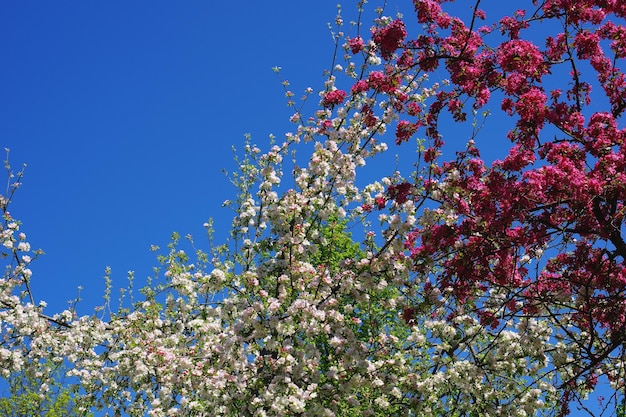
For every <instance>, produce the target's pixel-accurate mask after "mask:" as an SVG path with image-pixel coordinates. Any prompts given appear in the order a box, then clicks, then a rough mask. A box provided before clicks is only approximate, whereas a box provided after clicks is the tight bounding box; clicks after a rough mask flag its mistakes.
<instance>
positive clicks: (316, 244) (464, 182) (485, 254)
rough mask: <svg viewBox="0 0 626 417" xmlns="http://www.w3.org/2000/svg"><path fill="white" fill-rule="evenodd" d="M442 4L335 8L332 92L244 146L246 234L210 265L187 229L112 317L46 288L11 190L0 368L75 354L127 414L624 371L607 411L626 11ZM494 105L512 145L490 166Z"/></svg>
mask: <svg viewBox="0 0 626 417" xmlns="http://www.w3.org/2000/svg"><path fill="white" fill-rule="evenodd" d="M446 3H447V2H445V1H443V0H441V1H436V0H421V1H415V2H414V6H415V7H414V14H412V15H411V17H410V18H404V17H403V16H401V15H398V16H387V15H386V12H387V10H385V9H382V8H381V9H379V10H378V15H377V17H376V18H375V20H374V23H373V26H372V27H371V28H365V27H362V26H361V25H360V24H355V25H353V26H350V27H349V28H347V29H345V28H344V27H343V21H342V19H341V17H340V16H338V18H337V19H336V22H335V23H336V25H337V28H336V30H335V32H334V36H335V37H334V39H335V41H336V45H337V47H338V50H343V52H344V55H343V57H342V56H340V55H339V54H336V56H335V58H336V62H335V63H336V65H334V66H333V68H332V69H331V70H330V71H329V72H328V74H327V75H328V76H327V79H326V83H325V85H324V89H323V90H322V91H321V92H320V103H319V110H317V111H316V112H315V113H314V115H313V116H311V117H308V118H307V117H306V116H305V114H304V113H303V112H302V111H300V110H297V111H295V113H294V115H293V117H292V121H293V122H294V123H295V128H294V131H293V132H292V133H289V134H287V135H286V136H285V139H284V140H283V141H280V142H278V143H273V144H272V145H271V146H270V149H269V150H268V151H266V152H262V151H261V150H260V148H258V147H255V146H253V145H252V144H251V143H247V145H246V148H245V158H244V159H243V160H242V161H241V167H240V173H237V174H235V175H234V176H233V178H232V179H233V183H234V184H235V185H236V186H237V189H238V198H237V199H236V200H234V201H233V202H232V203H231V206H232V207H233V208H234V209H235V213H236V216H235V218H234V220H233V225H232V232H231V238H230V241H229V243H228V244H227V245H223V246H217V247H214V248H210V249H209V250H208V251H205V252H203V251H196V259H194V260H191V259H190V257H189V256H188V255H187V253H186V252H184V251H183V250H182V249H180V246H179V245H178V237H177V236H175V238H174V240H173V242H172V244H171V245H170V248H169V252H168V253H167V254H165V255H163V256H161V257H160V261H161V264H162V268H161V271H162V272H163V273H162V275H160V276H158V277H155V278H154V279H153V280H152V281H151V282H149V284H148V285H147V286H146V287H145V288H144V289H143V290H142V291H141V293H142V299H141V300H140V301H136V302H133V303H130V304H128V303H127V304H128V305H125V304H122V305H121V306H120V307H119V309H117V310H113V311H112V312H111V313H110V314H106V315H102V314H100V315H94V316H89V317H76V316H75V314H73V313H74V312H73V311H71V310H68V311H64V312H61V313H59V314H57V315H55V316H53V317H49V316H46V315H44V313H43V306H41V305H35V304H34V301H33V297H32V292H31V290H32V289H31V288H30V285H29V279H30V276H31V272H30V269H29V264H30V263H31V262H32V260H33V259H34V256H33V254H32V253H31V249H30V246H29V245H28V243H27V242H26V236H25V235H24V234H23V233H21V232H20V230H19V228H20V225H19V223H18V222H17V221H15V220H14V219H13V217H12V216H11V215H10V214H9V212H8V205H9V203H10V199H11V195H12V192H13V191H12V190H10V191H9V192H8V193H7V195H6V196H5V197H4V198H3V200H2V207H3V210H4V223H3V228H2V234H1V238H2V243H3V248H4V249H3V250H4V253H5V254H6V257H5V258H4V259H5V262H6V266H7V268H6V270H5V275H4V276H3V278H2V279H1V280H0V325H1V326H2V329H1V331H2V339H1V348H0V361H2V369H3V372H4V376H8V375H10V374H11V373H12V372H20V371H24V370H26V371H28V370H30V369H36V368H37V367H38V366H41V365H40V364H41V363H51V364H53V363H60V362H65V363H66V364H68V365H69V366H70V369H69V375H70V376H72V377H75V378H76V381H77V382H76V384H77V388H78V390H79V395H80V396H81V398H80V401H79V402H77V403H80V404H81V405H82V407H83V408H84V409H89V408H92V407H94V408H99V409H105V410H109V412H110V413H111V415H116V413H122V412H123V413H126V414H128V415H131V416H144V415H146V414H147V415H152V416H173V415H194V416H202V415H227V416H234V415H245V416H248V415H250V416H271V415H276V416H279V415H303V416H305V415H306V416H319V415H328V416H332V415H336V416H344V415H381V416H383V415H384V416H389V415H415V416H426V415H428V416H431V415H452V416H463V415H484V416H487V415H491V416H512V415H515V416H526V415H538V414H544V415H566V414H567V413H568V412H569V409H570V407H571V405H572V404H574V405H576V406H583V405H584V402H583V399H584V398H585V396H586V395H587V394H588V393H589V392H592V391H593V390H594V389H595V388H596V384H597V383H598V380H599V379H601V378H603V375H606V378H607V380H608V381H609V383H610V384H611V387H612V388H613V395H612V396H611V397H610V398H608V399H607V400H606V401H604V402H603V403H602V404H601V407H602V408H603V409H604V410H609V408H611V409H612V410H616V411H619V412H623V411H624V410H623V404H622V405H621V407H622V408H621V411H620V408H619V407H620V404H619V403H620V402H621V401H623V398H624V394H623V393H622V392H621V391H620V390H622V389H623V386H624V378H625V374H624V372H625V368H624V349H625V342H626V339H625V338H626V336H625V329H624V316H625V313H626V300H625V291H626V285H625V284H626V278H625V275H624V269H623V261H624V256H625V253H626V252H625V251H626V244H625V242H624V240H623V237H622V232H623V225H622V221H623V216H624V205H623V203H624V197H625V190H624V187H625V185H624V184H626V182H625V181H624V169H625V158H626V147H625V145H624V133H623V129H622V128H621V127H620V120H621V117H622V113H623V112H624V110H625V109H626V106H624V101H623V94H624V93H623V89H624V74H623V72H622V69H621V67H620V64H621V63H622V61H621V59H622V58H623V54H624V53H626V52H624V51H626V49H625V48H624V45H623V41H622V39H623V38H624V36H623V35H624V31H625V29H624V17H625V14H626V6H623V5H621V2H617V1H613V2H612V1H592V0H589V1H575V2H574V1H564V0H559V1H544V2H542V3H541V4H537V2H524V5H525V6H527V8H526V9H520V10H512V11H511V12H510V13H506V12H505V13H504V14H500V15H498V13H501V12H500V11H499V10H481V7H480V6H481V4H480V1H476V2H475V3H474V4H473V5H472V8H471V9H470V10H469V12H470V13H469V15H467V16H462V17H457V16H456V15H455V13H454V12H455V11H456V12H461V14H462V13H465V12H466V10H458V9H461V7H460V6H458V5H456V4H455V5H452V4H450V5H448V4H446ZM521 4H522V3H520V2H518V3H516V7H522V6H521ZM361 7H363V5H362V4H361V3H359V8H361ZM388 7H390V6H388ZM409 12H413V10H410V11H409ZM360 17H361V14H359V22H360V21H361V19H360ZM540 25H541V26H540ZM537 27H540V28H541V30H539V29H536V28H537ZM344 30H347V31H349V32H344ZM412 31H414V32H412ZM342 58H343V61H342V60H341V59H342ZM284 84H285V85H288V83H286V82H285V83H284ZM287 94H288V96H291V95H292V93H291V92H290V91H287ZM292 104H293V103H292ZM293 107H294V110H295V109H296V106H295V104H293ZM482 110H488V111H489V112H490V113H492V116H490V117H488V118H487V120H486V121H483V115H482V114H481V113H480V111H482ZM494 118H497V120H510V121H511V122H510V125H511V128H510V130H508V131H506V130H507V128H505V131H504V132H501V134H500V136H497V135H493V134H492V135H491V136H490V137H489V138H487V140H491V141H499V142H498V144H500V143H503V144H505V143H510V144H511V145H510V149H509V151H508V152H507V153H506V154H505V155H503V157H502V159H499V160H496V161H494V162H489V161H486V160H485V159H483V158H481V153H480V152H481V148H483V149H484V148H485V147H487V146H489V145H490V143H488V142H484V143H483V138H482V136H481V134H483V132H485V131H486V130H485V129H487V127H485V128H483V130H481V126H482V125H483V124H484V125H485V126H489V123H490V122H493V119H494ZM453 125H459V126H462V127H465V128H468V132H469V134H468V137H467V139H468V140H467V141H466V142H467V143H466V144H464V146H462V147H461V148H460V149H451V150H450V149H448V147H446V146H445V144H444V139H446V140H447V139H448V136H450V135H458V132H459V131H458V130H449V129H450V126H453ZM448 132H449V133H448ZM387 140H390V141H391V142H392V144H391V145H390V146H392V147H397V149H398V152H401V155H400V156H399V157H398V163H397V167H396V166H390V165H389V159H387V158H385V157H384V156H385V155H384V154H385V153H389V146H388V145H387V144H386V141H387ZM309 144H312V145H311V146H309ZM411 146H415V148H414V149H411V151H415V152H407V151H408V150H409V149H408V147H411ZM502 146H504V145H502ZM454 150H456V151H457V152H456V153H455V154H454V155H453V152H452V151H454ZM407 159H408V160H407ZM372 167H373V169H372ZM373 175H379V177H378V178H377V179H375V180H370V179H371V178H372V176H373ZM383 175H386V176H383ZM355 225H358V226H359V228H358V229H355V237H353V236H352V235H351V234H350V233H348V227H352V228H353V227H354V226H355ZM207 227H208V228H209V229H210V224H207ZM356 236H358V237H356Z"/></svg>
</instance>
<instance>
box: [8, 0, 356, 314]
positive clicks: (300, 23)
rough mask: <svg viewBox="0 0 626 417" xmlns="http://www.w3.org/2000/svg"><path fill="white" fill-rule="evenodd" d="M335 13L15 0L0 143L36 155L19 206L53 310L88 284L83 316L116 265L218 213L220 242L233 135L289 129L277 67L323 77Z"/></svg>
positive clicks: (125, 266)
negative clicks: (105, 275) (39, 252)
mask: <svg viewBox="0 0 626 417" xmlns="http://www.w3.org/2000/svg"><path fill="white" fill-rule="evenodd" d="M350 11H351V12H352V10H350ZM335 14H336V2H335V1H326V0H322V1H317V2H314V3H313V2H294V1H288V0H270V1H264V2H258V1H252V0H246V1H238V2H213V1H211V2H209V1H185V2H171V1H132V2H123V1H108V2H85V1H73V0H70V1H63V2H44V1H35V2H7V3H5V4H4V5H3V12H2V13H1V14H0V39H2V41H1V42H0V54H1V56H2V61H3V62H4V65H2V66H1V67H0V80H1V81H0V82H1V83H2V89H1V90H2V93H1V94H0V145H1V148H0V149H2V148H10V150H11V152H10V162H11V164H12V166H13V168H14V169H18V168H19V167H20V166H21V164H23V163H26V164H27V167H26V171H25V176H24V180H23V187H22V188H21V189H20V190H19V192H18V193H17V194H16V196H15V199H14V201H13V204H12V213H13V215H14V216H15V217H16V218H18V219H20V220H22V222H23V231H24V232H26V233H27V235H28V239H29V241H30V242H31V244H32V245H33V247H36V248H41V249H43V250H44V251H45V252H46V255H45V256H43V257H41V258H39V259H38V260H37V261H36V262H35V263H34V264H33V266H32V270H33V290H34V295H35V298H36V299H45V300H46V301H47V302H48V304H49V308H48V309H47V310H48V311H49V312H50V313H53V312H55V311H58V310H59V309H61V308H64V307H66V306H67V303H66V301H67V300H69V299H72V298H75V297H76V288H77V287H78V286H79V285H81V286H83V287H84V290H83V291H82V296H83V298H84V302H83V303H82V308H81V307H80V306H79V312H82V313H89V312H90V311H91V309H92V308H93V306H94V305H96V304H98V303H100V302H101V299H102V298H101V297H102V291H103V288H104V281H103V280H102V276H103V272H104V268H105V267H106V266H110V267H111V268H112V270H113V279H114V285H116V286H124V284H125V283H126V271H128V270H131V269H132V270H135V271H136V275H137V278H138V279H141V278H143V277H145V276H147V275H149V274H151V271H152V267H153V266H155V264H156V261H155V255H154V253H152V252H150V251H149V250H148V249H149V247H150V245H152V244H157V245H160V246H162V247H163V246H165V244H167V242H168V239H169V236H170V234H171V233H172V232H173V231H178V232H180V233H181V234H182V235H185V234H187V233H191V234H193V235H194V236H197V237H198V239H201V238H202V237H203V236H204V229H203V228H202V224H203V223H204V222H205V221H206V220H207V218H209V217H214V218H215V220H216V224H217V225H218V227H217V236H216V237H217V240H218V241H220V240H221V239H220V237H222V238H223V237H224V236H225V235H226V233H227V231H228V229H227V226H228V225H229V224H230V219H231V218H232V212H231V211H230V210H228V209H224V208H221V203H222V202H223V200H225V199H226V198H231V197H233V192H234V189H233V188H232V187H231V186H230V184H229V183H228V180H227V178H226V177H225V176H224V175H223V174H222V169H223V168H226V169H228V170H231V171H232V170H233V168H234V163H233V160H232V156H233V154H232V150H231V147H232V145H239V144H241V143H243V140H244V134H245V133H250V134H252V136H253V140H254V141H257V142H259V143H263V142H265V141H266V139H267V137H268V135H269V134H270V133H273V134H275V135H277V136H279V135H282V134H284V132H286V131H287V130H289V129H290V128H291V125H290V123H289V122H288V120H287V119H288V117H289V115H290V114H291V112H290V110H289V109H288V108H287V106H286V100H285V98H284V91H283V88H282V86H281V84H280V81H279V80H278V78H277V76H276V74H274V72H273V71H272V67H274V66H281V67H282V68H283V73H282V76H283V77H284V78H287V79H289V81H290V82H291V83H292V87H293V90H294V91H295V92H296V93H298V95H299V93H300V92H301V91H303V90H304V88H305V87H307V86H311V87H314V89H315V90H317V89H318V88H319V87H320V86H321V85H322V82H323V78H322V72H323V70H324V69H325V68H328V67H329V66H330V64H331V59H332V51H333V44H332V41H331V37H330V34H329V31H328V28H327V25H326V23H327V22H329V21H332V20H333V19H334V16H335ZM316 101H317V100H313V101H312V103H311V105H313V104H315V102H316ZM310 108H312V106H310ZM2 192H4V187H3V191H2Z"/></svg>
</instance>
